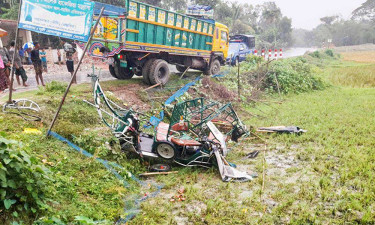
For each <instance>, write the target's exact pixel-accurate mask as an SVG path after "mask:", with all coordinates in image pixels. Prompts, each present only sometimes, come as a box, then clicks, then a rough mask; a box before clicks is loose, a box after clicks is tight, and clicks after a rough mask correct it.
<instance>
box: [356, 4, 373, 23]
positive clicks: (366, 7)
mask: <svg viewBox="0 0 375 225" xmlns="http://www.w3.org/2000/svg"><path fill="white" fill-rule="evenodd" d="M352 20H356V21H371V22H375V0H367V1H366V2H365V3H363V4H362V5H361V6H360V7H358V8H357V9H355V10H354V11H353V13H352Z"/></svg>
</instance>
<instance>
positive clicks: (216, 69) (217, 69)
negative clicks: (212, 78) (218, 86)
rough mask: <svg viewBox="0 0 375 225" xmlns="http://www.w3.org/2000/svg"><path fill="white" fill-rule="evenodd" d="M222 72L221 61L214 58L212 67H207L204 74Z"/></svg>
mask: <svg viewBox="0 0 375 225" xmlns="http://www.w3.org/2000/svg"><path fill="white" fill-rule="evenodd" d="M219 72H220V62H219V60H218V59H214V61H212V63H211V66H210V68H208V69H206V70H205V71H204V74H206V75H216V74H218V73H219Z"/></svg>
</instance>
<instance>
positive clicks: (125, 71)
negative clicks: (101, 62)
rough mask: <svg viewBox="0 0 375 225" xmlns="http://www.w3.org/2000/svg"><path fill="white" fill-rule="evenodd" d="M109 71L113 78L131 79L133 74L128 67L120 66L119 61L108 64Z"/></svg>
mask: <svg viewBox="0 0 375 225" xmlns="http://www.w3.org/2000/svg"><path fill="white" fill-rule="evenodd" d="M109 72H110V73H111V75H112V76H113V77H114V78H117V79H120V80H127V79H131V78H132V77H133V76H134V72H133V71H132V70H131V69H129V68H128V67H126V68H124V67H120V63H119V62H117V61H115V62H114V63H113V65H109Z"/></svg>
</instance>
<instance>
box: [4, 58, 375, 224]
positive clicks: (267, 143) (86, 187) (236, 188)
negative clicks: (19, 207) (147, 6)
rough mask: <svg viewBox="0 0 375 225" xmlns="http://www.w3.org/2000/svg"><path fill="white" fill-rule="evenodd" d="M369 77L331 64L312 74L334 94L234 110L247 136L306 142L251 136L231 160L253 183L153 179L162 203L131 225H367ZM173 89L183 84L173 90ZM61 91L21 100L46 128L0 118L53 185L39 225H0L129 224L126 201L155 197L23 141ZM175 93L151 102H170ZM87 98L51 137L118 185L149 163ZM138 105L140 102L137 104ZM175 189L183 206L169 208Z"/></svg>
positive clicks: (70, 106)
mask: <svg viewBox="0 0 375 225" xmlns="http://www.w3.org/2000/svg"><path fill="white" fill-rule="evenodd" d="M374 70H375V67H374V65H373V64H362V63H354V62H346V61H336V62H334V63H330V64H329V65H327V66H325V67H322V68H320V69H319V71H320V73H321V76H322V77H323V79H324V80H326V82H328V83H330V84H331V85H330V86H329V87H327V88H325V90H320V91H310V92H305V93H301V94H298V95H297V94H288V95H283V96H282V98H283V99H282V100H280V98H279V96H277V97H269V98H268V99H270V102H274V101H281V104H278V103H270V104H262V103H260V102H259V103H257V104H256V105H251V106H249V105H248V104H246V105H240V104H239V103H236V106H237V108H241V110H240V114H241V115H240V116H241V118H242V119H243V120H244V121H245V122H246V124H247V125H248V126H250V125H251V126H252V127H259V126H274V125H296V126H300V127H301V128H303V129H306V130H308V132H307V133H306V134H303V135H301V136H295V135H275V134H274V135H267V134H258V135H260V136H261V138H257V137H255V136H253V137H252V138H251V139H249V140H247V141H245V142H242V143H241V145H240V146H238V147H237V148H235V149H234V150H233V151H232V152H230V154H229V156H228V158H229V160H230V161H232V162H234V163H236V164H237V165H238V166H239V169H240V170H247V171H253V172H256V173H258V175H259V177H258V178H256V179H254V180H253V181H252V182H248V183H224V182H222V181H221V179H220V176H219V174H218V172H217V170H216V168H211V169H209V170H206V169H200V168H181V167H175V168H174V169H175V170H178V171H179V173H178V174H172V175H168V176H160V177H154V178H150V179H149V180H148V181H149V182H151V183H155V184H156V183H157V184H161V183H163V184H164V185H165V186H164V188H163V189H162V191H161V193H160V194H159V195H157V196H156V197H155V198H150V199H148V200H147V201H145V202H143V203H142V204H141V209H142V211H141V212H140V213H139V214H138V216H136V217H135V218H134V219H133V220H132V221H131V222H129V224H345V223H347V224H373V223H374V222H375V195H374V193H375V187H374V185H373V184H374V182H375V176H374V175H375V151H374V149H375V138H374V137H375V119H374V118H375V89H373V88H372V87H374V85H375V80H374ZM137 82H141V81H137V80H135V81H134V80H132V81H131V82H127V81H123V82H120V83H117V84H116V86H118V87H120V86H128V85H133V84H136V85H138V84H137ZM186 82H187V81H186ZM113 83H114V82H109V83H105V82H104V85H103V87H104V88H105V89H109V88H110V87H111V86H113ZM177 84H178V85H180V84H181V81H178V82H176V83H173V85H176V86H178V85H177ZM173 85H171V87H172V86H173ZM112 88H113V87H112ZM62 91H63V87H59V86H58V85H57V87H56V86H54V87H53V88H51V89H50V90H48V91H39V94H38V92H37V91H34V92H32V93H23V94H22V95H23V97H24V96H28V97H29V98H32V99H35V100H37V101H38V103H40V105H41V106H42V109H43V113H42V116H43V118H44V122H43V123H37V122H25V121H23V120H21V119H19V118H18V117H17V116H13V115H7V114H0V123H1V126H2V129H1V133H0V134H1V136H4V137H5V138H7V139H12V140H17V141H19V142H22V143H23V145H22V147H21V148H22V149H24V150H25V151H26V152H28V153H29V154H30V155H32V156H35V157H36V158H37V159H38V160H39V161H41V162H42V161H43V160H46V161H43V163H44V164H45V166H46V167H47V168H49V170H50V174H49V176H50V177H51V178H53V181H51V182H50V183H49V185H47V186H46V187H45V189H46V190H45V192H46V193H45V195H46V198H47V199H48V200H47V204H48V205H49V206H50V208H48V209H47V210H44V211H40V212H39V213H38V214H36V215H30V214H22V213H20V214H18V215H17V216H15V215H14V214H9V213H7V212H5V213H3V214H0V221H1V223H5V224H11V222H12V221H24V223H25V224H31V223H32V221H34V220H35V218H40V217H43V218H42V219H39V221H40V223H39V224H48V223H47V222H46V221H62V222H64V223H73V224H94V223H93V222H92V221H99V222H98V224H112V222H113V221H117V219H118V218H119V217H120V216H122V217H125V216H126V214H125V213H124V211H123V208H124V199H125V200H126V199H128V200H129V199H133V198H134V196H139V195H142V194H144V193H146V192H151V191H153V189H152V188H150V190H143V189H141V187H140V186H139V185H137V183H136V182H133V181H131V180H129V182H130V184H131V188H125V187H124V186H123V185H122V184H121V183H120V182H119V181H118V180H117V179H116V177H114V176H113V175H112V174H111V173H109V172H108V171H107V170H106V169H105V167H104V166H103V165H101V164H100V163H98V162H96V161H95V160H93V159H90V158H86V157H83V156H82V155H81V154H79V153H77V152H74V151H73V150H72V149H70V148H69V147H68V146H67V145H65V144H62V143H61V142H58V141H56V140H54V139H50V138H49V139H46V138H45V137H44V136H43V135H28V134H23V133H22V131H23V129H24V128H28V127H34V128H38V129H39V130H41V131H42V132H45V131H46V127H47V125H48V124H49V122H50V120H51V118H52V113H53V110H54V107H56V106H57V104H58V102H59V97H60V96H61V95H62V94H61V92H62ZM172 91H173V90H168V89H166V90H165V92H162V93H156V94H157V95H158V96H164V95H167V96H168V95H169V94H170V93H171V92H172ZM16 97H17V96H16ZM18 97H19V96H18ZM89 98H90V87H89V86H88V85H80V86H77V87H74V88H73V91H72V92H71V94H70V95H69V97H68V101H67V104H66V106H64V108H63V113H62V114H61V117H60V120H59V122H58V124H57V127H56V131H58V132H59V133H60V134H62V135H64V136H65V137H66V138H69V139H70V140H72V141H73V142H75V143H76V144H77V145H79V146H81V147H82V148H85V149H86V150H88V151H89V152H91V153H93V154H95V155H97V156H99V157H101V158H104V159H107V160H110V161H113V162H117V163H119V164H121V165H122V166H124V167H125V168H126V171H120V173H121V174H122V175H123V176H124V177H126V174H127V172H128V171H130V172H132V173H133V174H138V173H140V172H143V171H145V170H146V168H147V166H146V164H145V163H147V162H140V161H139V160H136V159H132V160H130V159H126V158H125V157H124V156H123V154H122V153H121V152H120V150H119V149H118V146H117V147H116V145H115V144H113V141H114V140H113V138H112V137H111V134H110V132H109V131H108V130H107V129H106V128H104V126H103V125H101V124H100V123H99V122H100V121H99V119H98V118H97V115H96V112H95V110H94V109H92V108H90V107H89V106H87V105H86V104H85V103H83V102H82V99H89ZM139 98H142V99H146V98H145V96H142V94H139ZM150 111H151V110H150ZM249 112H251V114H258V115H261V117H253V116H250V113H249ZM15 124H17V125H16V126H15ZM111 140H112V141H111ZM254 150H259V151H261V152H260V154H259V156H258V157H257V158H256V159H246V158H245V156H246V154H247V153H250V152H252V151H254ZM46 162H47V163H46ZM182 187H183V188H184V189H185V197H186V201H183V202H170V198H171V197H172V196H174V195H176V194H177V191H178V190H179V189H180V188H182ZM76 216H81V217H76ZM82 217H87V218H86V220H85V219H84V220H82ZM80 218H81V219H80ZM89 218H90V219H92V220H90V219H89ZM100 221H101V222H100ZM49 224H59V223H58V222H50V223H49Z"/></svg>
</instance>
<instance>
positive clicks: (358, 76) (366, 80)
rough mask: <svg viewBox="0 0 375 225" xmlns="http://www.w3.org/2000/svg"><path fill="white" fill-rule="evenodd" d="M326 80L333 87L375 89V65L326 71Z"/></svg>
mask: <svg viewBox="0 0 375 225" xmlns="http://www.w3.org/2000/svg"><path fill="white" fill-rule="evenodd" d="M326 74H328V79H329V81H331V82H332V83H333V84H334V85H340V86H347V87H360V88H372V87H375V64H374V65H363V64H358V65H356V66H350V67H342V68H335V69H328V70H327V71H326Z"/></svg>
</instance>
